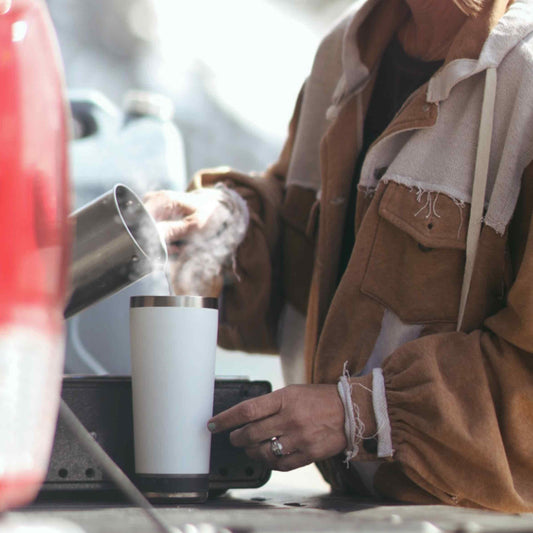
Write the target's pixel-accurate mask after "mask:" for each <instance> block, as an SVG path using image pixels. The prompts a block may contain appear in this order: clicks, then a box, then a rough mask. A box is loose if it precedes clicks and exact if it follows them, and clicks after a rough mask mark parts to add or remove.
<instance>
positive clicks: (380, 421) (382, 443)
mask: <svg viewBox="0 0 533 533" xmlns="http://www.w3.org/2000/svg"><path fill="white" fill-rule="evenodd" d="M372 405H373V406H374V415H375V417H376V426H377V433H378V457H392V455H393V453H394V450H393V449H392V436H391V427H390V420H389V413H388V411H387V397H386V396H385V380H384V379H383V371H382V370H381V368H374V370H372Z"/></svg>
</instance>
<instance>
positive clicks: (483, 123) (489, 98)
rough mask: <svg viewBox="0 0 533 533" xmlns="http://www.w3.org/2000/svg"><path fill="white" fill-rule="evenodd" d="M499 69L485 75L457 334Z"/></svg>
mask: <svg viewBox="0 0 533 533" xmlns="http://www.w3.org/2000/svg"><path fill="white" fill-rule="evenodd" d="M496 83H497V76H496V69H495V68H494V67H491V68H488V69H487V71H486V74H485V90H484V93H483V104H482V107H481V120H480V123H479V137H478V145H477V152H476V166H475V170H474V183H473V185H472V202H471V204H470V220H469V221H468V231H467V234H466V262H465V271H464V276H463V285H462V288H461V300H460V304H459V316H458V319H457V331H460V330H461V327H462V325H463V319H464V313H465V308H466V302H467V300H468V293H469V292H470V285H471V282H472V273H473V271H474V263H475V260H476V253H477V248H478V243H479V235H480V233H481V222H482V220H483V208H484V206H485V190H486V188H487V177H488V173H489V160H490V144H491V140H492V128H493V120H494V105H495V101H496Z"/></svg>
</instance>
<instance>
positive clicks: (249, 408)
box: [241, 401, 257, 421]
mask: <svg viewBox="0 0 533 533" xmlns="http://www.w3.org/2000/svg"><path fill="white" fill-rule="evenodd" d="M241 411H242V416H243V418H244V419H245V420H246V421H251V420H254V419H255V416H256V413H257V408H256V405H255V403H254V402H253V401H248V402H244V403H243V404H242V405H241Z"/></svg>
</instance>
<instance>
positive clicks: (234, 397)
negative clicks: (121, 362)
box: [41, 376, 272, 497]
mask: <svg viewBox="0 0 533 533" xmlns="http://www.w3.org/2000/svg"><path fill="white" fill-rule="evenodd" d="M271 390H272V386H271V384H270V383H269V382H268V381H249V380H246V379H221V378H217V379H216V381H215V397H214V406H213V412H214V413H219V412H221V411H224V410H225V409H227V408H229V407H231V406H233V405H235V404H237V403H239V402H241V401H243V400H246V399H247V398H253V397H255V396H260V395H262V394H267V393H268V392H270V391H271ZM62 397H63V399H64V400H65V401H66V403H67V404H68V405H69V407H70V408H71V409H72V411H73V412H74V413H75V414H76V415H77V417H78V418H79V419H80V421H81V422H82V423H83V425H84V426H85V427H86V428H87V430H88V431H89V432H90V433H91V434H92V435H93V437H94V438H95V439H96V440H97V441H98V442H99V443H100V445H101V446H102V447H103V448H104V450H105V451H106V452H107V453H108V454H109V455H110V456H111V458H112V459H113V460H114V461H115V462H116V463H117V464H118V466H120V468H122V470H123V471H124V473H125V474H126V475H127V476H128V477H129V478H130V479H131V480H132V481H133V482H135V474H134V472H135V470H134V459H133V414H132V401H131V378H130V377H129V376H128V377H126V376H124V377H123V376H90V377H86V376H84V377H71V376H69V377H65V378H64V379H63V390H62ZM269 477H270V470H269V469H267V468H266V467H265V465H263V464H262V463H259V462H258V461H254V460H252V459H250V458H249V457H248V456H247V455H246V454H245V453H244V452H243V451H242V450H241V449H238V448H235V447H233V446H232V445H231V443H230V442H229V437H228V433H222V434H218V435H213V440H212V446H211V468H210V474H209V493H210V495H216V494H219V493H223V492H225V491H226V490H228V489H231V488H255V487H260V486H262V485H264V484H265V483H266V482H267V481H268V479H269ZM73 491H74V492H76V494H81V493H98V492H109V491H116V488H115V486H114V485H113V484H112V483H111V481H109V480H107V479H106V477H105V476H104V474H103V472H102V470H101V469H100V467H99V466H98V464H97V463H95V461H94V460H93V459H92V457H91V456H90V455H88V454H87V452H85V450H84V449H83V448H82V447H81V446H80V444H79V443H78V442H77V441H76V439H75V437H74V436H73V435H72V434H71V433H70V431H69V430H68V429H67V428H66V427H65V426H64V425H63V424H62V422H61V420H58V424H57V427H56V434H55V439H54V446H53V450H52V456H51V460H50V466H49V469H48V473H47V476H46V480H45V483H44V485H43V487H42V489H41V497H43V496H46V495H51V494H54V495H55V496H60V495H61V493H64V492H65V493H69V494H72V493H73Z"/></svg>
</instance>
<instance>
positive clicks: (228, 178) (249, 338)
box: [193, 89, 303, 353]
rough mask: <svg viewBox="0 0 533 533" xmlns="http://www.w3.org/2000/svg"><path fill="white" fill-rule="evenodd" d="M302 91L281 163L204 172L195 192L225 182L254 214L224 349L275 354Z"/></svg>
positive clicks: (232, 288)
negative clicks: (254, 169)
mask: <svg viewBox="0 0 533 533" xmlns="http://www.w3.org/2000/svg"><path fill="white" fill-rule="evenodd" d="M302 92H303V89H302V91H301V92H300V96H299V97H298V101H297V104H296V108H295V112H294V115H293V117H292V120H291V122H290V125H289V134H288V137H287V140H286V142H285V144H284V147H283V149H282V151H281V154H280V157H279V159H278V161H277V162H276V163H275V164H274V165H272V166H271V167H269V168H268V169H267V170H266V172H265V173H264V174H261V175H257V176H252V175H247V174H243V173H240V172H236V171H234V170H231V169H228V168H220V169H213V170H204V171H201V172H199V173H198V174H197V175H196V176H195V178H194V180H193V183H194V184H195V186H204V187H208V186H213V185H214V184H216V183H219V182H222V183H224V184H225V185H226V186H227V187H230V188H232V189H234V190H235V191H236V192H238V193H239V194H240V195H241V196H242V197H243V198H244V199H245V200H246V202H247V205H248V208H249V211H250V224H249V227H248V232H247V234H246V236H245V238H244V240H243V242H242V243H241V245H240V246H239V249H238V251H237V257H236V264H235V276H234V277H235V279H234V280H233V282H232V283H229V284H228V285H226V286H225V288H224V291H223V294H222V299H221V311H220V324H219V337H218V340H219V344H220V345H221V346H222V347H223V348H226V349H238V350H243V351H248V352H262V353H276V352H277V346H276V330H277V322H278V318H279V312H280V308H281V303H282V295H281V292H282V291H281V272H280V268H281V265H280V255H281V242H280V241H281V233H282V214H281V211H282V204H283V199H284V195H285V178H286V175H287V171H288V167H289V161H290V157H291V153H292V146H293V142H294V136H295V133H296V128H297V123H298V118H299V112H300V106H301V99H302Z"/></svg>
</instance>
